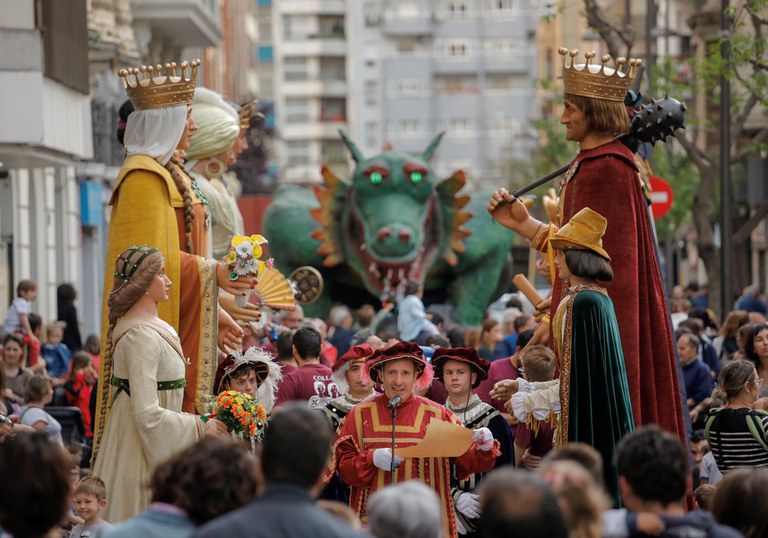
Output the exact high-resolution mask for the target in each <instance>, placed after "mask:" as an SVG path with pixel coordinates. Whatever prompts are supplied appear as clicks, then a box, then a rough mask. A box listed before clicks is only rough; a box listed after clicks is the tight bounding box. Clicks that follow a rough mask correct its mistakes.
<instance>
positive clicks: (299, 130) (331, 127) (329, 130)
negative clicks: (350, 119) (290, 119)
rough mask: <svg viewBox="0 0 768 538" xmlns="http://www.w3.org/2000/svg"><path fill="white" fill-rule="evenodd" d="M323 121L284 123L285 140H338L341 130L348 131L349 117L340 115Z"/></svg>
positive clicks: (282, 127)
mask: <svg viewBox="0 0 768 538" xmlns="http://www.w3.org/2000/svg"><path fill="white" fill-rule="evenodd" d="M321 121H322V123H292V124H291V123H284V124H283V125H282V126H281V128H280V132H281V134H282V135H283V138H284V139H285V140H329V139H330V140H338V139H339V130H341V131H345V132H346V131H347V130H348V125H347V119H346V118H345V117H343V116H339V117H338V118H337V119H334V120H321Z"/></svg>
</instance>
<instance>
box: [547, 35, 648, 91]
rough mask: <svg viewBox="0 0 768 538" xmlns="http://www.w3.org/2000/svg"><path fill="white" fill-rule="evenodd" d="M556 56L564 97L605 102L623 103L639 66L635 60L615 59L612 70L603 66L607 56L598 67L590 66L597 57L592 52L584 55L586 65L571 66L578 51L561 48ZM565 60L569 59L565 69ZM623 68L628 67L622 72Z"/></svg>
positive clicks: (637, 60) (639, 61)
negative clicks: (557, 56)
mask: <svg viewBox="0 0 768 538" xmlns="http://www.w3.org/2000/svg"><path fill="white" fill-rule="evenodd" d="M557 52H559V53H560V56H562V57H563V81H564V83H565V93H570V94H573V95H581V96H583V97H592V98H594V99H605V100H606V101H620V102H622V103H623V102H624V97H626V95H627V91H629V88H630V86H632V81H633V80H634V79H635V75H637V70H638V68H639V67H640V66H641V65H642V64H643V61H642V60H639V59H635V58H630V59H629V61H627V59H626V58H616V61H615V63H614V65H615V67H608V66H607V65H606V64H607V63H608V62H610V61H611V56H610V55H609V54H606V55H605V56H603V57H602V58H600V62H601V63H602V65H601V66H598V65H596V64H595V65H592V58H594V57H595V56H596V55H597V54H596V53H595V51H589V52H586V53H584V57H585V58H586V60H587V63H586V64H575V63H574V58H575V57H576V55H577V54H578V53H579V49H574V50H571V51H569V50H568V49H566V48H565V47H561V48H560V49H558V51H557ZM568 56H570V57H571V63H570V65H566V59H567V57H568ZM625 64H628V65H629V69H627V70H626V71H622V66H624V65H625Z"/></svg>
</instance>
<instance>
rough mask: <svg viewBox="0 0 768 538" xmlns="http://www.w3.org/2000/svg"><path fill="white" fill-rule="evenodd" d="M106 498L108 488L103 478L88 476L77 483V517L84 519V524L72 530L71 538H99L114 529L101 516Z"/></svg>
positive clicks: (75, 497)
mask: <svg viewBox="0 0 768 538" xmlns="http://www.w3.org/2000/svg"><path fill="white" fill-rule="evenodd" d="M106 497H107V487H106V486H105V485H104V481H103V480H102V479H101V478H98V477H96V476H86V477H84V478H81V479H80V480H79V481H78V482H77V484H76V485H75V493H74V502H75V507H76V510H77V515H78V516H80V517H81V518H83V523H81V524H79V525H75V526H74V527H73V528H72V531H71V532H70V533H69V538H85V537H89V538H99V537H100V536H102V533H103V532H104V531H105V530H106V529H109V528H111V527H112V525H110V524H109V523H107V522H106V521H104V520H103V519H101V516H100V514H101V511H102V510H103V509H104V507H105V506H106V505H107V499H106Z"/></svg>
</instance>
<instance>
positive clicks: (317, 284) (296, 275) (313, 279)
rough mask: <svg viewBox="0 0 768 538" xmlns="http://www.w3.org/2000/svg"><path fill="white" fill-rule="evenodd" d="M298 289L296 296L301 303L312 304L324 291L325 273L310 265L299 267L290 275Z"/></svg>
mask: <svg viewBox="0 0 768 538" xmlns="http://www.w3.org/2000/svg"><path fill="white" fill-rule="evenodd" d="M288 278H289V279H290V281H291V284H293V287H294V289H295V290H296V293H295V295H294V296H295V297H296V301H298V302H299V304H311V303H314V302H315V301H317V298H318V297H320V294H321V293H323V275H321V274H320V271H318V270H317V269H315V268H314V267H311V266H309V265H304V266H302V267H298V268H297V269H296V270H295V271H293V273H291V276H290V277H288Z"/></svg>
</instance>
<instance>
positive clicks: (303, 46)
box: [282, 37, 347, 57]
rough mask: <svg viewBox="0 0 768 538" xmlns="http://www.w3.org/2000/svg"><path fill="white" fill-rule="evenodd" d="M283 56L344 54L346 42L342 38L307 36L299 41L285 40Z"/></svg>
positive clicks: (345, 52) (345, 53)
mask: <svg viewBox="0 0 768 538" xmlns="http://www.w3.org/2000/svg"><path fill="white" fill-rule="evenodd" d="M282 53H283V56H310V57H312V56H346V55H347V42H346V41H344V40H343V39H333V38H322V37H316V38H312V37H308V38H305V39H302V40H301V41H285V42H284V43H283V46H282Z"/></svg>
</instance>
